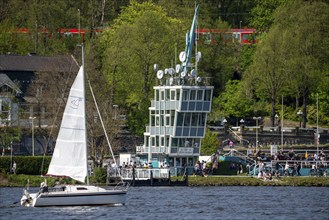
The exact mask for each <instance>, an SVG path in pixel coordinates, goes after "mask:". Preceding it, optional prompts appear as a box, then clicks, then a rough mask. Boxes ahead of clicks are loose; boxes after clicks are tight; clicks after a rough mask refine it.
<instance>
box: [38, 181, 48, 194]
mask: <svg viewBox="0 0 329 220" xmlns="http://www.w3.org/2000/svg"><path fill="white" fill-rule="evenodd" d="M40 191H41V192H43V193H44V192H48V186H47V181H46V180H45V181H44V182H42V183H41V184H40Z"/></svg>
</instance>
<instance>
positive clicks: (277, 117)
mask: <svg viewBox="0 0 329 220" xmlns="http://www.w3.org/2000/svg"><path fill="white" fill-rule="evenodd" d="M274 117H275V124H276V126H279V123H278V119H279V116H278V114H275V116H274Z"/></svg>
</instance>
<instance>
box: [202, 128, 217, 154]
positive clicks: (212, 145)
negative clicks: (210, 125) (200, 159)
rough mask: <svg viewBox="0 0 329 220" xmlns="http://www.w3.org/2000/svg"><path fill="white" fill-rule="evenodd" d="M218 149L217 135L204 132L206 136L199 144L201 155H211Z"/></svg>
mask: <svg viewBox="0 0 329 220" xmlns="http://www.w3.org/2000/svg"><path fill="white" fill-rule="evenodd" d="M218 147H219V140H218V133H216V132H211V131H210V130H209V129H207V130H206V135H205V137H204V139H203V140H202V144H201V155H212V154H213V153H215V152H216V151H217V149H218Z"/></svg>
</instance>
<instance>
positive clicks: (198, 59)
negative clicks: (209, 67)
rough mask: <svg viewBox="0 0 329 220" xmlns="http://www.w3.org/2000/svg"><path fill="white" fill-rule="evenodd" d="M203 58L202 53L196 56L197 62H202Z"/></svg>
mask: <svg viewBox="0 0 329 220" xmlns="http://www.w3.org/2000/svg"><path fill="white" fill-rule="evenodd" d="M201 57H202V55H201V52H200V51H199V52H198V53H197V55H196V62H199V61H200V60H201Z"/></svg>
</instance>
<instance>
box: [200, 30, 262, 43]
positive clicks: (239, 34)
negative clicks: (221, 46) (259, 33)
mask: <svg viewBox="0 0 329 220" xmlns="http://www.w3.org/2000/svg"><path fill="white" fill-rule="evenodd" d="M197 33H198V35H199V39H201V41H203V43H205V44H217V43H218V42H219V41H221V42H238V43H240V44H253V43H257V39H256V29H254V28H239V29H238V28H236V29H225V30H219V29H197Z"/></svg>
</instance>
